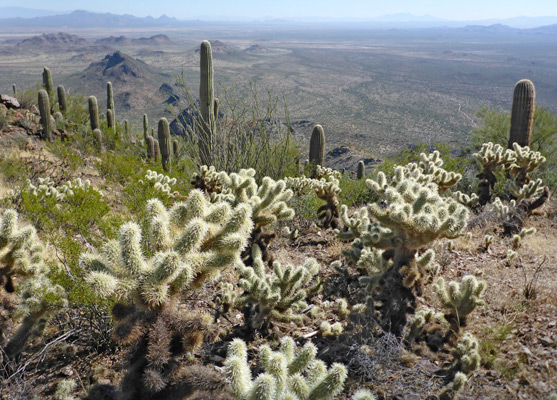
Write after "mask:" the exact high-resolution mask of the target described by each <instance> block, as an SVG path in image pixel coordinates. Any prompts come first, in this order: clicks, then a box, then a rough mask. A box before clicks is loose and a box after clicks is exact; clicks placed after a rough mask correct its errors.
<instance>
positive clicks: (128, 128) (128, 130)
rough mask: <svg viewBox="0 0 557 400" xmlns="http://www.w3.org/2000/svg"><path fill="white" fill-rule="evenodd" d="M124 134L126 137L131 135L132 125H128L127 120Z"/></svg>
mask: <svg viewBox="0 0 557 400" xmlns="http://www.w3.org/2000/svg"><path fill="white" fill-rule="evenodd" d="M124 133H125V134H126V136H128V135H129V134H130V124H129V123H128V120H127V119H125V120H124Z"/></svg>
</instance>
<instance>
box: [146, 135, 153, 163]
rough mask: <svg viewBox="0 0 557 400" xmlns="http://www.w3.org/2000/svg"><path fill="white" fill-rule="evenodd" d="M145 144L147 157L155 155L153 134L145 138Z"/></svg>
mask: <svg viewBox="0 0 557 400" xmlns="http://www.w3.org/2000/svg"><path fill="white" fill-rule="evenodd" d="M145 143H146V145H147V158H149V159H151V158H153V157H154V156H155V139H153V136H151V135H149V136H147V140H145Z"/></svg>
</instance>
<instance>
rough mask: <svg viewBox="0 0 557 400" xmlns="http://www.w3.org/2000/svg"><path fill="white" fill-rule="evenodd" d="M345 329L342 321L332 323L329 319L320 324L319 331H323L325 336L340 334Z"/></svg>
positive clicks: (322, 333)
mask: <svg viewBox="0 0 557 400" xmlns="http://www.w3.org/2000/svg"><path fill="white" fill-rule="evenodd" d="M343 331H344V328H343V327H342V324H341V323H340V322H335V323H334V324H332V325H331V324H330V323H329V322H328V321H323V322H321V325H319V332H321V336H323V337H327V336H340V335H342V332H343Z"/></svg>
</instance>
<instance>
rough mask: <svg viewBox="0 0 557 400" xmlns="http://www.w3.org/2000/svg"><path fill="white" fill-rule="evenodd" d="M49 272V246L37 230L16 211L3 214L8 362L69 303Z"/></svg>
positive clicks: (1, 337)
mask: <svg viewBox="0 0 557 400" xmlns="http://www.w3.org/2000/svg"><path fill="white" fill-rule="evenodd" d="M49 273H50V267H49V266H48V265H47V263H46V262H45V247H44V245H43V244H42V243H41V241H40V240H39V238H38V237H37V235H36V232H35V229H34V228H33V227H32V226H30V225H28V226H20V224H19V222H18V214H17V212H16V211H15V210H6V211H4V213H3V214H2V215H0V284H1V288H0V303H1V304H2V305H3V310H2V311H3V312H4V311H8V314H7V315H4V314H2V315H0V346H1V347H2V348H3V352H4V353H5V355H6V356H7V357H8V359H13V358H14V357H16V356H17V355H18V354H19V353H20V352H21V351H22V350H23V348H24V347H25V344H26V343H27V342H28V340H29V339H30V338H31V337H33V336H35V335H37V334H40V333H41V331H42V329H43V328H44V326H45V325H46V322H47V321H48V318H49V317H50V315H51V312H52V311H53V310H55V309H56V308H59V307H60V306H62V305H64V304H65V303H66V297H65V292H64V289H63V288H62V287H60V286H59V285H55V284H53V283H52V282H51V281H50V279H49ZM16 293H17V294H18V295H19V296H17V297H16V296H15V294H16ZM18 320H21V321H19V326H18V327H17V329H12V330H11V331H12V332H11V334H10V335H8V327H9V326H12V325H13V324H14V323H17V321H18ZM2 356H3V354H1V353H0V361H2Z"/></svg>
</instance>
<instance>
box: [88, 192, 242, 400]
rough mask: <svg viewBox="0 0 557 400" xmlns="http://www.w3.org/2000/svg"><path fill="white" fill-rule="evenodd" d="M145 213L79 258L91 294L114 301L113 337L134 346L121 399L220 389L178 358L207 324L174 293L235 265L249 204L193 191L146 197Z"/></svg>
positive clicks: (192, 347) (201, 335)
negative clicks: (166, 199)
mask: <svg viewBox="0 0 557 400" xmlns="http://www.w3.org/2000/svg"><path fill="white" fill-rule="evenodd" d="M146 214H147V216H148V218H147V224H146V227H145V229H144V230H143V232H142V230H141V228H140V227H139V226H138V225H137V224H135V223H133V222H129V223H126V224H124V225H122V226H121V228H120V231H119V236H118V239H117V240H111V241H108V242H107V243H106V244H105V245H104V246H103V247H102V248H101V249H99V251H96V252H89V253H84V254H83V255H82V256H81V259H80V264H81V266H82V268H83V269H84V270H87V271H89V273H88V275H87V278H86V279H87V281H88V282H89V283H90V285H91V286H92V287H93V289H94V290H95V291H96V292H97V293H98V295H100V296H102V297H109V296H115V297H116V298H117V299H118V302H117V303H116V305H115V306H114V308H113V310H112V313H113V318H114V319H115V322H116V325H115V327H114V333H113V336H114V338H115V339H116V340H117V341H118V342H120V343H122V344H134V345H135V346H134V348H133V350H132V353H131V354H130V366H129V368H128V371H127V373H126V375H125V377H124V379H123V381H122V383H121V392H122V398H128V399H142V398H143V399H153V398H165V396H169V395H171V394H175V395H177V394H178V393H183V392H184V393H187V392H188V391H192V390H194V389H199V388H200V387H201V388H202V389H209V388H212V387H215V388H218V387H223V385H224V381H222V380H219V379H218V378H216V377H215V374H214V372H213V371H212V370H210V369H209V370H208V371H206V368H202V367H198V366H193V367H191V368H188V366H185V365H183V364H181V363H179V362H178V360H179V359H180V357H181V356H183V355H184V354H191V353H193V352H194V351H195V350H196V349H198V348H199V346H200V345H201V343H202V341H203V338H204V336H205V335H207V334H208V327H209V325H210V322H211V318H210V316H208V315H203V314H199V313H198V312H195V311H193V312H192V311H189V312H185V310H186V309H187V304H185V303H184V302H183V301H181V294H182V292H183V291H184V290H196V289H199V288H201V287H202V285H203V283H204V282H205V281H206V280H208V279H215V278H217V277H218V275H219V274H220V272H221V271H222V270H224V269H226V268H228V267H232V266H234V265H235V264H237V263H239V262H240V253H241V251H242V249H243V248H244V247H245V245H246V243H247V241H248V238H249V234H250V232H251V227H252V221H251V207H250V206H249V205H247V204H239V205H237V206H234V207H233V206H231V205H230V204H229V203H227V202H224V201H218V202H215V203H211V202H210V201H209V200H208V199H207V198H206V197H205V195H204V194H203V193H201V192H200V191H197V190H194V191H192V192H190V194H189V197H188V199H187V200H186V201H185V202H178V203H176V204H174V205H173V206H172V207H171V208H170V209H166V208H165V207H164V205H163V204H162V203H161V202H160V201H159V200H156V199H153V200H151V201H149V202H148V204H147V211H146ZM203 375H205V376H206V378H207V381H206V382H203V381H202V379H201V376H203ZM211 378H215V379H213V380H211Z"/></svg>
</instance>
